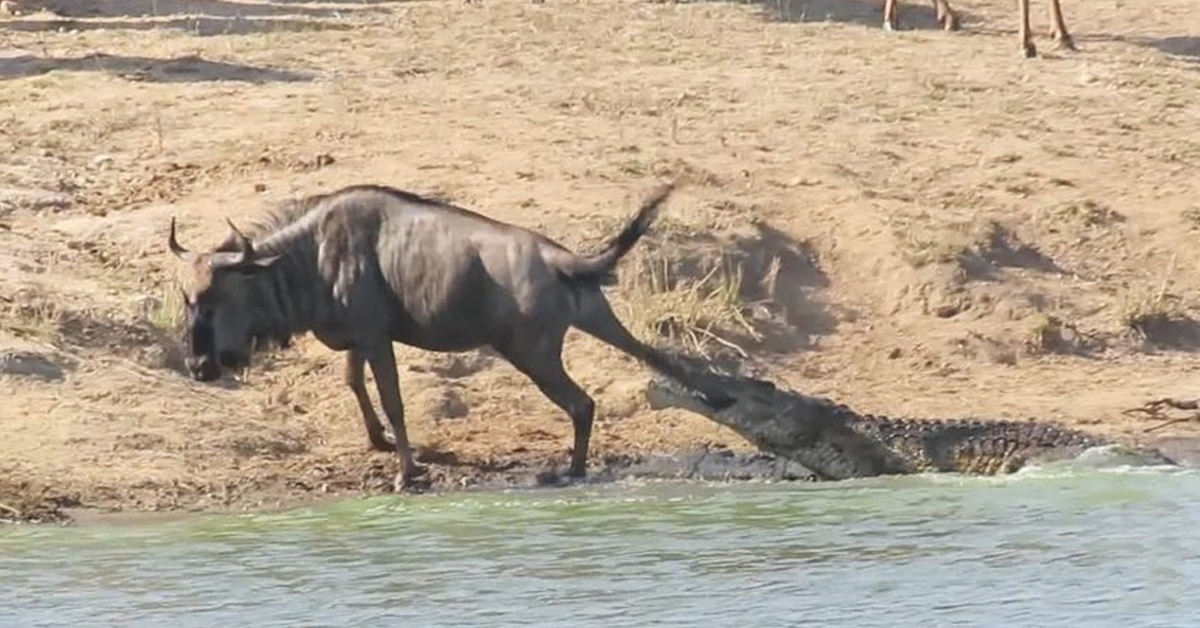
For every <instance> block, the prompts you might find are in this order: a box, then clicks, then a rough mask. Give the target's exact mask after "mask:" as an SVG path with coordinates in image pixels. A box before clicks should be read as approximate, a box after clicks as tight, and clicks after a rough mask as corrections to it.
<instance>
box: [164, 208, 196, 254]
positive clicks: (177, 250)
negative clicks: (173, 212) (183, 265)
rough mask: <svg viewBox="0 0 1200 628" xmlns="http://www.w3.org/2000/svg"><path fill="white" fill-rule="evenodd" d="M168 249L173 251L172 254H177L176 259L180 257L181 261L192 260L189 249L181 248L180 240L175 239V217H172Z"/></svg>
mask: <svg viewBox="0 0 1200 628" xmlns="http://www.w3.org/2000/svg"><path fill="white" fill-rule="evenodd" d="M167 248H169V249H171V252H172V253H174V254H175V257H178V258H179V259H181V260H185V261H186V260H188V259H191V253H189V252H188V250H187V249H185V248H183V247H182V246H180V245H179V240H177V239H176V238H175V217H174V216H172V217H171V232H170V234H169V235H168V236H167Z"/></svg>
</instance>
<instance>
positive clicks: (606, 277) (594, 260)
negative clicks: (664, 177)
mask: <svg viewBox="0 0 1200 628" xmlns="http://www.w3.org/2000/svg"><path fill="white" fill-rule="evenodd" d="M673 191H675V184H674V183H664V184H662V185H660V186H658V187H657V188H655V189H654V190H653V191H652V192H651V193H650V195H649V196H647V197H646V199H645V200H644V201H642V205H641V207H639V208H638V212H637V215H635V216H634V217H633V219H632V220H630V221H629V224H627V225H625V228H624V229H622V230H621V233H619V234H617V237H615V238H613V240H612V241H611V242H609V244H608V246H607V247H605V249H604V250H603V251H600V252H599V253H596V254H595V255H589V256H586V257H584V256H578V255H577V256H573V257H572V258H570V259H569V260H566V261H564V262H562V263H561V265H560V267H559V272H561V273H562V274H563V275H565V276H566V277H568V278H569V279H572V280H575V281H586V282H592V283H597V284H600V285H604V286H607V285H612V284H613V283H616V274H615V273H614V272H613V271H615V270H616V268H617V262H619V261H621V258H622V257H624V256H625V254H626V253H628V252H629V250H630V249H632V248H633V246H634V245H635V244H637V242H638V240H640V239H642V236H643V235H645V234H646V232H647V231H649V230H650V225H651V224H653V223H654V219H655V218H657V217H658V211H659V208H660V207H661V206H662V204H663V202H665V201H666V200H667V197H668V196H670V195H671V192H673Z"/></svg>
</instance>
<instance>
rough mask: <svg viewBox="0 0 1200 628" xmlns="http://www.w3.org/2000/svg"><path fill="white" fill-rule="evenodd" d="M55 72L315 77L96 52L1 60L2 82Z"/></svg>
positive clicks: (176, 77) (143, 77)
mask: <svg viewBox="0 0 1200 628" xmlns="http://www.w3.org/2000/svg"><path fill="white" fill-rule="evenodd" d="M55 70H67V71H76V72H78V71H93V72H108V73H109V74H114V75H117V76H121V77H123V78H127V79H130V80H135V81H147V82H152V83H201V82H208V81H237V82H243V83H269V82H303V81H310V80H312V77H311V76H309V75H306V74H301V73H299V72H293V71H289V70H278V69H273V68H262V67H255V66H250V65H241V64H236V63H225V62H223V61H208V60H205V59H201V58H200V57H198V56H187V57H176V58H174V59H155V58H151V57H126V56H121V55H107V54H103V53H96V54H90V55H86V56H82V57H66V58H46V57H38V56H32V55H23V56H19V57H9V58H0V80H7V79H15V78H23V77H27V76H37V75H39V74H45V73H47V72H53V71H55Z"/></svg>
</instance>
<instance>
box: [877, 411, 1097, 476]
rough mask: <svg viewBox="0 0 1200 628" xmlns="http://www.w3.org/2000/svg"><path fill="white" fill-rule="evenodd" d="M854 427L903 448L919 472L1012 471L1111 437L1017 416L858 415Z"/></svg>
mask: <svg viewBox="0 0 1200 628" xmlns="http://www.w3.org/2000/svg"><path fill="white" fill-rule="evenodd" d="M854 429H855V430H857V431H859V432H861V433H863V434H867V435H870V436H871V437H873V438H876V439H878V440H879V441H880V442H881V443H884V444H885V445H886V446H887V448H888V449H890V450H892V451H895V452H897V453H899V454H900V455H901V456H903V457H904V458H905V459H906V460H908V461H910V463H911V464H912V466H913V469H914V471H917V472H924V471H942V472H958V473H969V474H977V475H995V474H997V473H1012V472H1015V471H1017V470H1018V469H1020V468H1021V467H1023V466H1025V465H1026V464H1027V463H1028V462H1030V461H1031V460H1048V459H1059V458H1066V457H1070V456H1074V455H1078V454H1079V453H1080V452H1082V451H1083V450H1085V449H1087V448H1089V447H1095V446H1097V445H1103V444H1106V443H1107V442H1108V441H1106V440H1104V439H1101V438H1098V437H1095V436H1091V435H1088V434H1085V433H1083V432H1079V431H1076V430H1069V429H1064V428H1060V427H1057V426H1054V425H1049V424H1045V423H1034V422H1018V421H979V420H950V421H945V420H906V419H891V418H887V417H879V416H873V415H860V416H858V417H857V418H856V419H855V420H854Z"/></svg>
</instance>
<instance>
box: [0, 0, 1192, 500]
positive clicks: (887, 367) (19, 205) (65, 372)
mask: <svg viewBox="0 0 1200 628" xmlns="http://www.w3.org/2000/svg"><path fill="white" fill-rule="evenodd" d="M1192 4H1194V0H1157V1H1156V2H1154V3H1150V4H1147V3H1137V2H1122V1H1120V0H1118V1H1116V2H1094V1H1088V2H1083V1H1078V0H1068V2H1067V3H1066V4H1065V10H1066V11H1067V17H1068V24H1069V26H1070V27H1071V30H1072V31H1073V33H1074V34H1075V36H1076V40H1077V42H1078V44H1079V46H1080V50H1079V51H1078V52H1075V53H1070V52H1060V51H1056V50H1054V48H1053V46H1052V45H1051V44H1050V42H1049V41H1048V39H1047V38H1046V36H1045V35H1044V33H1045V32H1047V31H1048V24H1047V23H1046V21H1045V19H1044V12H1042V11H1038V12H1037V17H1038V18H1040V19H1038V20H1037V23H1036V26H1037V28H1038V32H1039V38H1038V40H1037V41H1038V44H1039V49H1040V51H1041V52H1042V56H1041V57H1039V58H1036V59H1033V60H1024V59H1021V58H1020V57H1019V55H1018V45H1017V39H1016V35H1015V27H1016V15H1015V10H1014V9H1013V8H1012V7H1011V5H1012V2H1010V1H1007V0H958V2H956V3H955V7H956V8H957V9H958V10H959V11H960V12H961V13H962V16H963V18H964V19H963V22H964V24H963V26H964V30H963V31H962V32H960V33H944V32H940V31H938V30H936V29H935V27H934V20H933V16H932V14H931V11H930V10H929V9H928V8H927V7H926V6H925V5H924V4H921V5H920V6H912V5H911V4H906V5H905V6H904V7H903V11H904V13H903V14H902V20H903V22H904V25H905V26H906V27H907V30H903V31H901V32H896V33H887V32H884V31H883V30H881V29H880V27H879V25H880V21H881V20H880V17H879V6H878V4H877V3H876V2H863V1H860V0H814V1H812V2H799V1H795V2H792V3H790V4H789V3H788V2H786V0H785V1H784V2H763V3H734V2H703V1H693V2H681V3H671V2H653V1H649V0H551V1H549V2H545V3H534V2H531V1H528V0H484V1H483V2H478V3H471V4H467V3H463V2H459V1H455V0H445V1H440V0H439V1H432V0H430V1H423V2H362V1H353V2H352V1H349V0H344V1H337V0H325V1H320V0H314V1H304V0H287V1H284V0H275V1H268V0H257V1H251V0H239V1H234V0H229V1H217V0H195V1H184V0H158V1H154V0H109V1H107V2H83V1H75V0H61V1H57V2H33V1H30V0H21V1H19V2H17V3H15V4H13V3H9V2H6V3H5V7H4V9H5V10H7V11H8V12H9V13H10V14H9V15H5V16H3V17H0V155H3V157H2V158H0V270H2V272H0V397H3V399H4V401H3V404H2V405H0V431H2V434H3V437H2V438H0V504H4V505H3V506H0V508H3V509H6V512H0V519H3V518H12V517H13V516H14V513H17V512H19V513H20V516H23V517H25V518H34V517H36V516H37V515H38V513H41V514H44V515H47V516H51V517H52V516H53V515H54V513H55V512H56V509H59V508H66V507H81V508H83V509H85V510H88V511H92V512H95V511H116V510H123V511H150V510H214V509H257V508H270V507H276V506H278V505H281V504H288V503H296V502H297V501H298V500H305V499H314V498H316V497H318V496H324V495H333V496H336V495H345V494H360V493H361V492H364V491H378V490H387V488H386V487H387V485H388V481H389V480H390V475H391V473H392V472H393V470H394V462H393V460H392V458H391V457H390V456H389V455H387V454H382V453H372V452H370V451H368V450H367V448H366V439H365V436H364V433H363V430H362V427H361V421H360V419H359V416H358V411H357V409H356V407H355V403H354V400H353V398H352V397H351V395H350V394H349V392H348V391H347V390H346V389H344V388H343V386H342V384H341V366H340V365H341V360H340V356H338V355H336V354H333V353H331V352H329V351H327V350H325V349H324V348H323V347H321V346H320V345H318V344H317V343H316V342H315V341H313V340H311V339H304V340H302V341H301V342H299V343H298V345H297V346H295V347H294V348H293V349H291V350H289V351H286V352H283V353H279V354H277V355H272V356H268V357H267V359H265V360H263V361H261V362H260V363H259V364H258V365H257V366H256V367H255V368H254V369H252V370H251V371H250V373H249V377H248V379H246V380H245V381H241V382H237V381H228V382H225V383H223V384H221V385H204V384H199V383H195V382H192V381H190V380H189V379H187V378H186V377H185V376H184V375H183V374H182V373H181V372H180V370H179V364H180V354H179V346H178V337H179V335H178V333H177V331H176V328H175V326H176V325H177V320H178V312H177V311H176V309H177V300H176V299H175V297H174V295H175V294H176V292H175V288H174V284H173V281H174V278H175V274H174V273H175V272H176V268H175V265H174V263H173V262H174V258H172V257H171V256H170V254H169V253H167V252H166V250H165V238H166V228H167V223H168V220H169V219H170V217H171V216H176V217H178V219H179V220H180V225H181V239H182V240H183V241H184V243H185V245H190V246H193V247H197V246H203V245H208V244H214V243H215V242H217V241H218V240H219V239H220V238H222V237H223V236H224V235H225V233H226V227H225V223H224V221H225V219H226V218H227V217H232V218H234V219H235V220H239V221H243V222H245V221H246V220H247V219H248V218H249V217H251V216H253V215H254V214H255V213H257V212H259V211H261V210H263V209H264V208H265V207H267V206H268V205H269V204H271V203H274V202H277V201H279V200H282V199H285V198H288V197H289V196H291V195H294V194H299V193H311V192H317V191H323V190H328V189H331V188H333V187H336V186H340V185H345V184H351V183H359V182H379V183H385V184H391V185H396V186H400V187H405V188H408V189H412V190H414V191H417V192H422V193H430V194H438V195H441V196H442V197H446V198H449V199H451V200H453V201H455V202H458V203H460V204H464V205H466V206H468V207H472V208H475V209H479V210H481V211H483V212H485V213H488V214H490V215H492V216H495V217H497V218H499V219H502V220H507V221H511V222H516V223H519V224H522V225H526V226H529V227H533V228H536V229H539V230H542V231H544V232H545V233H547V234H549V235H550V236H551V237H554V238H557V239H560V240H561V241H563V242H565V243H568V244H569V245H571V246H575V247H579V248H581V249H588V248H593V247H596V246H598V245H599V244H600V243H601V242H602V241H603V240H604V239H606V238H607V237H609V236H610V235H611V232H612V229H613V228H614V227H615V225H617V223H618V222H619V221H620V220H623V219H624V218H625V216H627V215H628V213H629V212H630V211H631V210H632V209H633V207H634V205H635V203H636V202H637V200H638V198H639V197H640V196H641V195H642V194H644V193H645V192H646V191H647V190H648V189H649V188H650V187H651V186H652V185H653V184H654V183H655V182H657V181H661V180H665V179H671V178H678V179H681V180H683V181H685V182H686V186H685V187H684V188H683V189H681V190H680V192H679V193H678V194H677V195H676V196H675V197H673V199H672V201H671V202H670V204H669V206H668V207H667V209H666V214H665V216H664V218H663V220H662V221H661V223H660V227H661V228H660V229H659V230H658V232H656V234H657V235H655V236H654V237H652V238H650V239H649V240H648V241H647V242H646V244H645V245H644V246H642V247H641V248H639V249H638V251H637V252H636V254H635V255H634V256H632V257H633V259H630V260H627V261H626V266H625V267H624V268H625V271H624V274H623V282H622V285H621V286H618V287H616V288H614V289H613V290H611V294H612V298H613V299H614V300H615V302H617V303H618V305H619V308H620V313H621V316H622V318H624V319H625V320H627V321H629V324H630V326H631V327H632V328H634V329H635V330H636V331H637V333H638V334H639V335H640V336H642V337H646V338H650V337H651V336H655V335H656V334H658V333H659V332H664V330H665V331H666V332H672V333H676V332H680V330H682V329H686V328H689V327H691V328H695V327H698V326H700V327H702V326H704V325H707V324H711V325H712V327H711V330H712V331H713V332H714V333H715V334H716V335H717V336H719V337H720V338H722V339H723V340H724V341H726V342H728V343H731V344H736V345H738V346H740V347H741V348H743V349H744V350H745V351H746V352H748V353H749V354H750V355H751V356H753V357H752V360H753V361H754V362H755V363H756V364H757V365H758V366H759V368H762V369H765V370H767V371H768V372H769V374H770V376H771V377H773V378H775V379H777V380H778V381H780V382H782V383H785V384H787V385H790V386H793V387H796V388H798V389H801V390H804V391H805V392H809V393H813V394H822V395H829V396H832V397H834V398H836V399H838V400H839V401H842V402H844V403H847V404H850V405H851V406H853V407H855V408H857V409H860V410H863V411H870V412H875V413H886V414H890V415H906V416H911V417H917V418H926V417H927V418H935V417H961V416H967V415H972V416H981V417H997V418H999V417H1008V418H1022V419H1023V418H1038V419H1043V420H1053V421H1059V422H1062V423H1065V424H1068V425H1074V426H1086V428H1088V429H1091V430H1095V431H1098V432H1102V433H1106V434H1110V435H1118V436H1122V437H1124V438H1128V439H1132V440H1143V441H1144V440H1145V439H1148V438H1152V437H1157V436H1158V435H1172V436H1175V437H1187V436H1195V435H1196V433H1197V432H1200V424H1197V423H1196V422H1181V423H1176V424H1174V425H1171V426H1169V427H1167V428H1164V429H1162V430H1158V431H1154V432H1152V433H1146V432H1145V430H1146V429H1147V428H1149V427H1152V426H1156V425H1158V423H1157V422H1155V421H1152V420H1150V419H1147V418H1144V417H1136V416H1130V415H1127V414H1123V413H1122V410H1125V409H1128V408H1132V407H1135V406H1139V405H1141V404H1143V403H1145V402H1147V401H1149V400H1151V399H1154V398H1158V397H1163V396H1175V397H1189V396H1191V397H1194V396H1196V395H1200V360H1197V358H1196V351H1197V350H1198V349H1200V324H1197V323H1196V322H1194V317H1195V316H1196V315H1197V314H1200V275H1197V274H1196V272H1194V269H1196V268H1197V265H1198V263H1200V247H1196V246H1195V245H1194V243H1195V241H1196V238H1197V237H1198V236H1200V178H1198V177H1197V176H1196V172H1197V168H1200V104H1197V101H1196V96H1197V94H1200V38H1196V37H1194V36H1193V37H1189V36H1187V34H1188V33H1198V32H1200V15H1198V14H1197V13H1196V12H1195V11H1194V7H1192V6H1191V5H1192ZM14 11H15V15H14V14H12V13H13V12H14ZM664 260H672V261H673V262H674V265H673V266H672V268H671V270H670V271H669V273H668V274H670V277H667V279H669V280H670V281H669V282H667V283H668V285H666V286H665V287H664V286H661V285H658V283H655V282H652V281H649V280H648V279H649V278H654V277H657V278H658V279H663V277H661V276H660V275H661V273H659V271H655V270H653V269H656V268H660V266H659V265H656V264H655V262H656V261H657V262H659V263H661V262H663V261H664ZM714 264H715V265H717V267H718V272H716V273H715V274H712V275H711V276H708V278H707V279H705V277H706V275H707V274H708V270H710V269H711V268H713V267H714V266H713V265H714ZM730 269H740V272H741V284H740V286H738V285H730V284H731V283H732V279H731V273H730V272H728V271H730ZM656 273H659V274H656ZM660 283H661V282H660ZM697 286H698V287H697ZM723 289H725V290H724V291H722V290H723ZM710 293H711V294H710ZM657 339H658V340H661V341H664V342H665V341H670V340H671V338H663V337H658V338H657ZM674 339H675V340H680V339H683V340H686V341H688V342H690V343H691V344H692V346H693V348H701V346H702V347H703V348H705V349H706V350H714V351H717V350H720V351H723V352H725V353H728V352H730V351H731V350H730V349H728V348H727V347H723V346H722V344H721V343H720V342H717V341H715V340H713V339H711V338H710V339H708V340H704V339H703V338H701V339H700V341H698V342H697V341H692V340H688V338H687V337H686V335H679V333H676V335H675V336H674ZM398 359H399V361H400V363H401V365H402V369H401V378H402V386H403V387H404V391H405V394H406V402H407V408H408V411H409V412H408V415H409V430H410V434H411V435H412V436H413V438H414V440H415V441H416V442H417V443H418V444H420V445H422V446H424V447H425V449H426V450H427V451H426V453H425V457H426V459H428V460H433V461H435V462H437V463H438V464H437V465H435V466H436V467H437V471H436V472H437V473H440V474H441V476H440V477H442V478H443V480H445V481H444V482H443V484H445V483H449V482H452V481H456V480H458V479H461V480H462V482H463V483H469V482H470V481H473V479H475V478H478V477H481V476H484V475H487V474H488V473H502V472H504V471H505V470H511V469H538V468H543V467H550V466H552V465H562V464H563V463H565V461H566V458H567V453H566V452H567V447H568V445H569V442H570V423H569V421H568V420H567V419H566V417H565V416H564V415H563V414H561V413H560V412H559V411H558V410H557V409H556V408H554V407H553V406H552V405H551V404H550V403H549V402H548V401H546V400H545V399H544V398H542V397H541V395H540V394H539V393H538V392H537V390H536V389H534V388H533V387H532V386H531V385H530V384H528V383H527V382H526V381H525V380H524V379H523V377H522V376H521V375H519V374H518V373H517V372H516V371H515V370H514V369H512V368H511V367H510V366H508V365H507V364H505V363H503V362H501V361H498V360H495V359H492V358H489V357H487V356H486V355H476V354H464V355H460V356H449V355H433V354H427V353H423V352H420V351H417V350H401V351H400V352H399V358H398ZM566 360H567V366H568V369H569V370H570V371H571V372H572V373H573V374H574V375H575V376H576V377H577V379H578V380H579V381H580V383H581V384H582V385H583V386H584V387H585V388H586V389H587V390H588V391H590V392H591V393H592V394H594V395H595V397H596V399H597V402H598V407H599V410H598V420H597V425H596V433H595V436H594V440H593V448H594V449H593V452H594V456H595V458H594V460H595V461H597V462H596V463H595V464H601V461H602V460H603V459H604V457H605V456H611V455H624V454H631V453H638V452H663V451H672V450H676V449H678V448H682V447H695V446H718V447H719V446H727V447H731V448H734V449H738V448H742V449H745V448H746V447H747V446H746V444H745V443H744V442H743V441H741V440H740V439H739V438H738V437H737V436H736V435H733V434H732V433H731V432H729V431H727V430H725V429H723V428H720V427H718V426H716V425H714V424H712V423H710V422H708V421H707V420H706V419H703V418H700V417H698V416H694V415H689V414H685V413H683V412H676V411H672V412H653V411H651V410H649V409H648V408H647V407H646V402H645V400H644V399H643V396H642V387H643V386H644V384H645V381H646V380H647V378H648V376H649V373H648V372H647V371H646V370H645V369H642V368H641V367H639V366H638V365H637V364H636V363H635V362H633V361H632V360H630V359H628V358H625V357H624V356H621V355H619V354H617V353H616V352H615V351H613V350H611V349H609V348H607V347H605V346H603V345H600V344H599V343H598V342H596V341H593V340H591V339H590V338H586V337H584V336H582V335H581V334H578V333H575V332H572V333H571V334H570V335H569V337H568V347H567V350H566Z"/></svg>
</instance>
